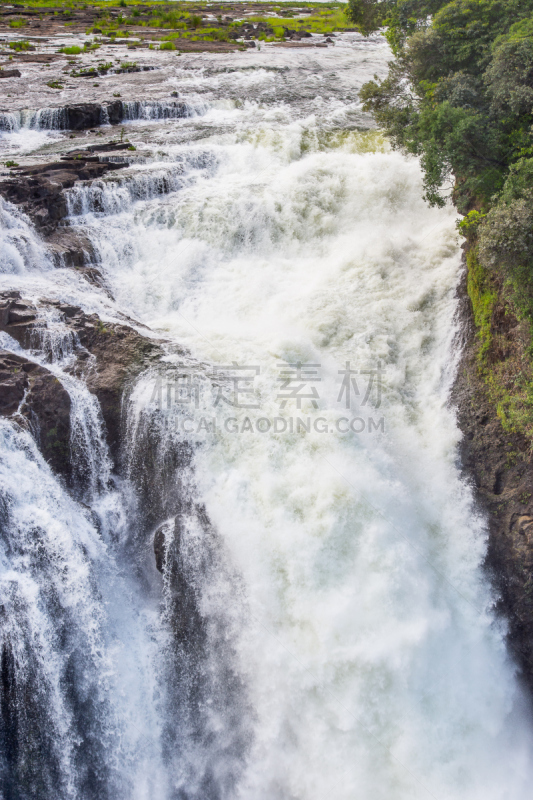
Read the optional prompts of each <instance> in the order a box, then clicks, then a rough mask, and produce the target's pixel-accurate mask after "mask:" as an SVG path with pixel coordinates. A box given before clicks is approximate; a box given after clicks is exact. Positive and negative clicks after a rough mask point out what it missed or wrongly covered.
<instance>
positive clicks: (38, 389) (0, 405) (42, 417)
mask: <svg viewBox="0 0 533 800" xmlns="http://www.w3.org/2000/svg"><path fill="white" fill-rule="evenodd" d="M0 414H1V415H2V416H3V417H12V418H15V419H16V420H17V421H18V422H19V423H20V424H21V425H23V426H24V427H26V428H29V429H30V430H31V431H32V433H33V436H34V438H35V439H36V441H37V444H38V445H39V449H40V450H41V452H42V454H43V456H44V457H45V459H46V460H47V461H48V463H49V464H50V465H51V466H52V468H53V469H54V470H55V471H56V472H58V473H59V474H61V475H68V472H69V469H70V459H69V439H70V397H69V395H68V392H67V391H66V390H65V389H64V388H63V386H62V385H61V383H60V381H59V380H58V379H57V378H56V377H55V375H53V374H52V373H51V372H50V371H49V370H47V369H45V368H44V367H42V366H39V365H38V364H35V363H33V362H32V361H29V360H28V359H26V358H24V357H22V356H19V355H14V354H12V353H8V352H6V351H4V350H0Z"/></svg>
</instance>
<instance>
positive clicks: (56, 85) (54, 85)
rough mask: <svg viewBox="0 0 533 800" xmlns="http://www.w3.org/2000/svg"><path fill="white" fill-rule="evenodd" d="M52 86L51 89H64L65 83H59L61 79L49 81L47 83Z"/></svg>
mask: <svg viewBox="0 0 533 800" xmlns="http://www.w3.org/2000/svg"><path fill="white" fill-rule="evenodd" d="M46 85H47V86H49V87H50V89H63V88H64V87H63V84H61V83H59V81H48V83H47V84H46Z"/></svg>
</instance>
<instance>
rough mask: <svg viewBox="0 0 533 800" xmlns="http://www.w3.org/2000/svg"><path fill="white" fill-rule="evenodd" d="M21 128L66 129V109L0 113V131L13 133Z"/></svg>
mask: <svg viewBox="0 0 533 800" xmlns="http://www.w3.org/2000/svg"><path fill="white" fill-rule="evenodd" d="M21 128H28V129H30V130H54V131H61V130H65V129H66V128H68V112H67V109H66V108H38V109H36V110H33V109H29V108H25V109H22V110H20V111H2V112H0V131H7V132H9V133H14V132H16V131H19V130H20V129H21Z"/></svg>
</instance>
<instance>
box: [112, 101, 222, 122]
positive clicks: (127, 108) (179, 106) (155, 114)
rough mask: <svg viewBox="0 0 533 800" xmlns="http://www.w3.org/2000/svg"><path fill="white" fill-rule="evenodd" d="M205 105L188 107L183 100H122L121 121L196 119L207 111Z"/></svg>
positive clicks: (199, 104) (198, 104)
mask: <svg viewBox="0 0 533 800" xmlns="http://www.w3.org/2000/svg"><path fill="white" fill-rule="evenodd" d="M207 108H208V106H207V104H206V103H197V104H196V105H194V106H193V105H190V104H188V103H186V102H184V101H183V100H123V101H122V119H123V120H124V121H126V120H136V119H145V120H152V119H181V118H182V117H197V116H200V115H201V114H205V113H206V111H207Z"/></svg>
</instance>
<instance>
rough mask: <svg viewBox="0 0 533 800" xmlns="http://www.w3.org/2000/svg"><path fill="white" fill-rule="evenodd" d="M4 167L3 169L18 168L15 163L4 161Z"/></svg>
mask: <svg viewBox="0 0 533 800" xmlns="http://www.w3.org/2000/svg"><path fill="white" fill-rule="evenodd" d="M4 166H5V167H18V164H17V162H16V161H4Z"/></svg>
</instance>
